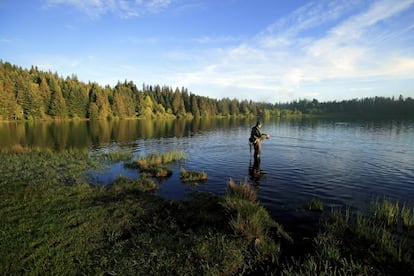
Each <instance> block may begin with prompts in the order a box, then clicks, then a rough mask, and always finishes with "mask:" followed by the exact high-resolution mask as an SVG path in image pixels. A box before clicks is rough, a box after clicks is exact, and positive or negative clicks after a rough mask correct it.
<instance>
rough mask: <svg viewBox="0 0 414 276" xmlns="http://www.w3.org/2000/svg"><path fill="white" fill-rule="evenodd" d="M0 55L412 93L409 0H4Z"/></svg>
mask: <svg viewBox="0 0 414 276" xmlns="http://www.w3.org/2000/svg"><path fill="white" fill-rule="evenodd" d="M0 26H1V27H0V58H1V59H2V60H3V61H9V62H11V63H13V64H16V65H19V66H22V67H25V68H29V67H30V66H31V65H35V66H38V67H39V68H40V69H42V70H51V71H52V72H57V73H58V74H59V75H61V76H64V77H66V76H70V75H72V74H75V75H77V76H78V78H79V79H80V80H82V81H85V82H88V81H96V82H98V83H100V84H101V85H107V84H109V85H111V86H113V85H115V84H116V83H117V81H118V80H120V81H124V80H125V79H127V80H132V81H134V82H135V83H136V84H137V85H138V86H139V87H140V86H141V84H142V83H146V84H160V85H168V86H171V87H173V88H175V87H180V88H181V87H186V88H188V89H189V91H191V92H192V93H194V94H197V95H203V96H209V97H212V98H223V97H228V98H238V99H249V100H250V99H251V100H254V101H265V102H271V103H275V102H290V101H293V100H298V99H313V98H316V99H318V100H320V101H330V100H343V99H353V98H362V97H372V96H387V97H391V96H395V97H398V96H399V95H400V94H402V95H403V96H404V97H414V0H398V1H397V0H379V1H363V0H358V1H354V0H348V1H342V0H340V1H336V0H330V1H324V0H321V1H301V0H286V1H285V0H279V1H278V0H208V1H207V0H205V1H201V0H129V1H128V0H31V1H27V0H0Z"/></svg>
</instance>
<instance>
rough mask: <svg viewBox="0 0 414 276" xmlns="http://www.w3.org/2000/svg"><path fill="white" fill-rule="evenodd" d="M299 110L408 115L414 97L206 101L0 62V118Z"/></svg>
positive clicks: (183, 92)
mask: <svg viewBox="0 0 414 276" xmlns="http://www.w3.org/2000/svg"><path fill="white" fill-rule="evenodd" d="M303 114H313V115H322V114H347V115H356V116H363V115H382V116H388V117H390V116H392V117H396V116H397V117H407V116H411V117H412V116H414V100H413V99H412V98H403V96H400V97H399V98H398V99H394V98H385V97H375V98H364V99H353V100H348V101H340V102H336V101H334V102H325V103H320V102H318V101H317V100H316V99H313V100H312V101H309V100H298V101H294V102H291V103H263V102H253V101H251V100H249V101H248V100H237V99H229V98H223V99H212V98H209V97H204V96H197V95H195V94H193V93H191V92H188V90H187V89H186V88H184V87H183V88H181V89H180V88H178V87H177V88H175V89H173V88H171V87H169V86H160V85H145V84H143V85H142V87H141V88H138V87H137V86H136V84H134V83H133V82H132V81H127V80H125V81H124V82H118V83H117V84H116V85H115V86H114V87H111V86H109V85H107V86H104V87H103V86H101V85H99V84H97V83H95V82H88V83H84V82H82V81H79V80H78V78H77V77H76V76H75V75H72V76H70V77H66V78H64V77H61V76H59V75H58V74H57V73H52V72H44V71H41V70H39V69H38V68H37V67H33V66H32V67H31V68H30V69H24V68H21V67H18V66H16V65H12V64H11V63H9V62H3V61H1V60H0V120H3V121H4V120H48V119H60V120H65V119H112V118H179V117H189V118H191V117H204V118H208V117H216V116H224V117H230V116H237V117H256V116H261V117H263V116H267V117H270V116H277V117H287V116H292V115H295V116H300V115H303Z"/></svg>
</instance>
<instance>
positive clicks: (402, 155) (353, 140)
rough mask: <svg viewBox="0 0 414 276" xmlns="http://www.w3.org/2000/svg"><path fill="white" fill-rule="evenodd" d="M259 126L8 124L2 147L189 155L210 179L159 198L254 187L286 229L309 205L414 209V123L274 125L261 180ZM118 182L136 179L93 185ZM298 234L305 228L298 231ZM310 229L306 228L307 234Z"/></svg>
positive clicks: (168, 182) (113, 172)
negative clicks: (255, 149) (252, 143)
mask: <svg viewBox="0 0 414 276" xmlns="http://www.w3.org/2000/svg"><path fill="white" fill-rule="evenodd" d="M252 125H254V121H251V120H250V121H249V120H235V119H216V120H194V121H188V120H187V121H186V120H171V121H142V120H124V121H111V122H69V123H32V124H29V123H8V124H6V123H3V124H0V137H1V140H0V148H3V147H11V146H14V145H16V144H19V145H22V146H30V147H38V148H53V149H56V150H61V149H70V148H81V149H85V150H90V151H91V152H93V153H96V152H101V151H110V150H114V149H122V150H127V151H131V152H133V154H134V156H135V157H138V156H141V155H143V154H146V153H149V152H154V151H155V152H166V151H171V150H183V151H184V152H185V153H186V155H187V159H186V160H185V161H184V162H182V164H181V165H182V166H184V167H185V168H186V169H194V170H199V171H205V172H207V174H208V180H207V181H206V182H205V183H203V184H200V186H198V187H194V186H192V185H190V184H183V183H181V182H180V180H179V166H180V165H178V164H175V165H173V166H172V169H173V176H172V177H171V178H168V179H165V180H163V181H162V182H159V185H160V190H159V194H161V195H162V196H164V197H166V198H169V199H183V198H185V197H186V194H187V193H188V192H189V191H193V190H197V191H210V192H213V193H216V194H223V193H224V192H225V188H226V181H227V180H228V179H229V178H233V179H234V180H236V181H241V180H245V179H248V180H249V181H250V182H251V183H253V184H254V185H256V187H257V189H258V195H259V200H260V201H261V202H262V203H263V205H264V206H265V207H266V208H267V209H268V210H269V211H270V212H271V214H272V215H273V216H274V217H275V218H276V219H277V220H278V221H279V222H281V223H284V222H285V223H290V222H294V223H298V224H300V223H301V221H302V222H303V223H304V224H306V219H305V217H306V216H309V215H311V214H309V212H308V213H307V211H306V210H304V207H303V206H304V203H305V202H306V201H307V200H310V199H311V198H317V199H320V200H322V201H323V203H324V205H325V209H328V210H329V208H330V207H342V206H350V207H355V208H359V209H366V208H367V207H368V206H369V202H370V200H372V199H377V198H380V199H381V198H382V197H383V196H387V197H388V198H391V199H393V200H399V201H400V202H407V203H409V204H411V205H414V121H335V120H305V119H303V120H268V121H264V123H263V129H262V130H263V132H265V133H269V134H270V135H271V138H270V139H269V140H265V141H264V142H263V153H262V158H261V171H262V173H261V174H260V175H259V176H258V175H254V174H251V173H250V170H249V168H250V167H251V165H252V162H253V160H252V152H250V149H249V144H248V136H249V134H250V129H251V127H252ZM119 175H124V176H129V177H137V176H138V172H137V171H136V170H130V169H125V168H124V166H123V164H122V162H120V163H116V164H114V165H113V166H112V167H111V168H109V169H108V170H107V171H105V172H103V173H94V174H92V175H90V177H89V179H90V180H91V181H92V182H94V183H98V184H99V183H101V184H106V183H109V182H111V181H112V180H113V179H114V178H115V177H117V176H119ZM298 227H301V226H300V225H298ZM304 227H305V226H304Z"/></svg>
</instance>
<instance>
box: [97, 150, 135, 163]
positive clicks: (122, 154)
mask: <svg viewBox="0 0 414 276" xmlns="http://www.w3.org/2000/svg"><path fill="white" fill-rule="evenodd" d="M96 157H97V158H101V159H104V160H108V161H111V162H118V161H129V160H131V159H132V153H131V152H129V151H123V150H114V151H109V152H105V153H102V154H98V155H97V156H96Z"/></svg>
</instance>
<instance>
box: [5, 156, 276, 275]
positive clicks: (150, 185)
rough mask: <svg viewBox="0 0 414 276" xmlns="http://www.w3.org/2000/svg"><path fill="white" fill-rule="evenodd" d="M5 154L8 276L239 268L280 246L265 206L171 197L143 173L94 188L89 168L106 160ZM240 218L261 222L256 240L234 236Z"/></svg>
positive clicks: (231, 270)
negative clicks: (234, 221) (88, 177)
mask: <svg viewBox="0 0 414 276" xmlns="http://www.w3.org/2000/svg"><path fill="white" fill-rule="evenodd" d="M0 159H1V163H0V172H1V173H2V175H4V176H5V177H3V178H1V180H0V181H1V182H0V217H1V221H2V223H1V224H0V233H1V235H0V271H2V273H4V274H5V275H16V274H35V275H44V274H59V275H74V274H76V275H81V274H88V275H95V274H101V275H106V274H111V275H112V274H120V275H131V274H132V275H160V274H161V275H167V274H169V275H171V274H174V275H206V274H209V275H233V274H241V273H243V272H245V271H255V269H256V268H257V267H259V266H260V265H261V264H262V262H263V261H265V260H269V258H270V259H272V256H273V257H274V258H276V255H277V252H279V244H278V243H277V242H275V241H273V239H272V237H273V236H277V235H276V233H277V232H276V228H275V226H276V225H277V224H276V223H275V222H274V221H273V220H271V219H270V217H269V215H268V214H267V212H266V211H265V210H264V209H261V208H260V206H259V204H258V203H254V206H250V207H249V206H247V207H245V208H238V209H237V210H233V209H232V211H231V216H229V213H228V211H229V209H228V208H225V207H224V206H226V204H225V201H224V199H223V198H220V197H217V196H214V195H212V194H207V193H194V194H191V195H189V196H190V199H189V200H187V201H167V200H164V199H162V198H161V197H159V196H157V195H155V194H154V193H153V191H154V189H155V188H156V185H155V184H154V182H152V180H151V179H149V178H147V177H145V175H141V177H140V178H138V179H129V178H125V177H120V178H117V179H116V180H115V181H114V182H113V183H112V184H110V185H106V186H92V185H89V184H88V183H85V182H84V179H83V173H84V171H88V170H90V169H91V168H99V167H100V166H101V165H100V164H101V163H102V162H100V160H95V159H94V158H91V157H90V156H88V154H87V153H75V152H61V153H56V152H51V151H45V152H40V151H31V150H29V151H28V152H26V153H23V152H20V153H15V152H14V153H7V154H2V155H0ZM235 200H236V199H235ZM250 203H252V202H250ZM252 204H253V203H252ZM238 212H240V215H238ZM237 216H240V217H246V218H249V217H251V218H252V221H254V220H256V221H257V222H254V223H258V224H263V226H259V227H258V228H257V229H256V230H249V231H251V233H255V234H254V235H255V236H257V237H255V239H254V240H251V239H246V235H245V234H242V233H238V234H235V230H234V229H237V228H236V227H233V224H232V223H231V222H230V221H231V219H233V218H235V217H237ZM252 228H253V226H252Z"/></svg>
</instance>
